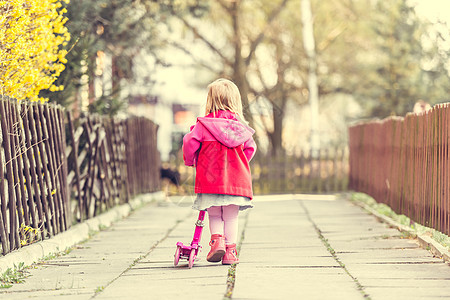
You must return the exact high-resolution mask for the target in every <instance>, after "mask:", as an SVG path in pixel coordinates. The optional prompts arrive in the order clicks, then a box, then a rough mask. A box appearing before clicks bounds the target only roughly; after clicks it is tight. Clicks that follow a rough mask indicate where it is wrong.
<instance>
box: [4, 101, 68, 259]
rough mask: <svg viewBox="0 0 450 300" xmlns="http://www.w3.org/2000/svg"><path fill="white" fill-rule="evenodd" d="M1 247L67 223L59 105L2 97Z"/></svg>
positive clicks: (7, 248)
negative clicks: (37, 103)
mask: <svg viewBox="0 0 450 300" xmlns="http://www.w3.org/2000/svg"><path fill="white" fill-rule="evenodd" d="M0 119H1V126H0V128H1V134H0V137H1V141H0V142H1V143H0V146H1V147H0V150H1V151H0V152H1V155H0V165H1V166H2V171H1V172H0V200H1V214H0V240H1V246H2V253H3V254H6V253H8V252H10V251H11V250H13V249H17V248H20V247H21V246H22V245H24V244H27V243H30V242H32V241H34V240H39V239H45V238H47V237H50V236H52V235H55V234H57V233H59V232H62V231H64V230H66V229H67V228H68V227H70V225H71V216H70V210H69V197H68V189H67V187H68V186H67V184H66V182H67V168H66V166H67V164H66V163H65V161H66V157H65V129H64V116H63V113H62V111H61V110H60V109H59V108H57V107H54V106H49V105H36V104H18V103H17V101H15V100H10V99H9V98H7V97H2V99H0Z"/></svg>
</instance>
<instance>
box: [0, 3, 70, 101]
mask: <svg viewBox="0 0 450 300" xmlns="http://www.w3.org/2000/svg"><path fill="white" fill-rule="evenodd" d="M63 1H64V2H65V3H68V2H69V0H63ZM66 12H67V10H66V9H65V8H63V7H62V3H61V1H60V0H0V93H1V94H4V95H8V96H11V97H14V98H16V99H17V100H23V99H28V100H30V101H38V100H40V101H42V102H44V101H47V100H48V99H44V98H42V97H41V98H40V97H39V91H41V90H45V89H49V90H50V91H58V90H62V89H63V86H55V85H54V84H53V83H54V81H55V80H56V79H57V78H58V76H59V75H60V74H61V72H62V71H63V70H64V64H65V63H66V62H67V60H66V58H65V56H66V54H67V51H66V50H64V49H63V47H64V46H66V45H67V42H68V41H69V40H70V34H69V32H68V31H67V28H66V27H65V26H64V25H65V23H66V22H67V18H66V17H64V14H65V13H66Z"/></svg>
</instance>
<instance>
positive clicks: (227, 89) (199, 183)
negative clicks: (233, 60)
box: [183, 79, 256, 265]
mask: <svg viewBox="0 0 450 300" xmlns="http://www.w3.org/2000/svg"><path fill="white" fill-rule="evenodd" d="M242 120H243V114H242V102H241V96H240V93H239V90H238V88H237V86H236V85H235V84H234V83H233V82H231V81H229V80H226V79H218V80H216V81H214V82H213V83H211V84H210V85H209V86H208V97H207V100H206V113H205V117H200V118H197V123H196V124H195V125H194V126H192V127H191V131H190V132H189V133H188V134H186V135H185V136H184V138H183V158H184V163H185V165H187V166H194V167H196V176H195V193H196V194H197V198H196V200H195V202H194V205H193V208H194V209H198V210H207V211H208V215H209V228H210V231H211V242H210V243H209V245H210V246H211V251H209V253H208V255H207V258H206V259H207V260H208V261H209V262H220V261H222V264H225V265H228V264H233V263H238V262H239V260H238V258H237V252H236V241H237V232H238V213H239V211H240V210H245V209H247V208H251V207H253V205H252V203H251V199H252V198H253V192H252V179H251V175H250V167H249V161H250V160H251V159H252V157H253V155H254V154H255V150H256V144H255V142H254V140H253V138H252V135H253V134H254V132H255V131H254V130H253V129H252V128H250V127H249V126H247V125H246V123H244V121H242Z"/></svg>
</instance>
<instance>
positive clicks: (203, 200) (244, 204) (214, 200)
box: [192, 194, 253, 210]
mask: <svg viewBox="0 0 450 300" xmlns="http://www.w3.org/2000/svg"><path fill="white" fill-rule="evenodd" d="M231 204H234V205H237V206H239V210H246V209H247V208H253V204H252V200H251V199H250V198H248V197H243V196H235V195H224V194H197V198H196V199H195V201H194V204H193V205H192V208H193V209H196V210H206V209H208V208H210V207H212V206H227V205H231Z"/></svg>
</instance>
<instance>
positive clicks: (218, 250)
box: [206, 206, 225, 262]
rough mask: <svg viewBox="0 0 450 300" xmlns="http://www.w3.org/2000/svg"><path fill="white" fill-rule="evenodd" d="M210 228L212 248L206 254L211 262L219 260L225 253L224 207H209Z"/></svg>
mask: <svg viewBox="0 0 450 300" xmlns="http://www.w3.org/2000/svg"><path fill="white" fill-rule="evenodd" d="M208 216H209V230H210V231H211V241H210V242H209V245H210V246H211V250H210V251H209V253H208V255H207V256H206V260H207V261H209V262H219V261H221V260H222V257H223V256H224V255H225V238H224V237H223V220H222V207H221V206H213V207H210V208H208Z"/></svg>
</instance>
